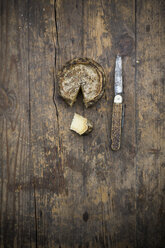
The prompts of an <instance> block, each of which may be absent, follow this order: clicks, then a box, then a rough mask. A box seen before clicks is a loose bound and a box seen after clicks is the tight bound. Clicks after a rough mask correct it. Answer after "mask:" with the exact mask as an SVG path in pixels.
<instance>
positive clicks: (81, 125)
mask: <svg viewBox="0 0 165 248" xmlns="http://www.w3.org/2000/svg"><path fill="white" fill-rule="evenodd" d="M92 129H93V124H92V122H91V121H89V120H87V118H85V117H83V116H81V115H79V114H76V113H75V114H74V117H73V120H72V123H71V126H70V130H72V131H75V132H76V133H78V134H79V135H82V134H87V133H89V132H91V131H92Z"/></svg>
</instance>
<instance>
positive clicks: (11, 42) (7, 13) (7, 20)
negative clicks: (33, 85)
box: [0, 1, 35, 247]
mask: <svg viewBox="0 0 165 248" xmlns="http://www.w3.org/2000/svg"><path fill="white" fill-rule="evenodd" d="M0 9H1V15H0V16H1V18H0V27H1V34H0V35H1V38H0V40H1V49H0V52H1V60H0V68H1V73H0V134H1V139H0V147H1V148H0V149H1V152H0V165H1V167H0V171H1V204H0V206H1V209H0V210H1V212H0V216H1V223H0V227H1V235H0V246H1V247H14V246H15V247H20V246H21V245H22V244H23V246H24V247H29V246H30V244H31V246H32V247H34V246H33V244H35V218H34V216H35V213H34V200H33V187H32V184H31V176H32V173H33V166H32V164H31V163H30V158H29V154H30V133H29V128H30V126H29V123H30V122H29V93H30V92H29V74H28V26H29V23H28V12H27V9H28V4H27V2H23V1H15V2H13V1H1V5H0ZM24 185H26V186H24Z"/></svg>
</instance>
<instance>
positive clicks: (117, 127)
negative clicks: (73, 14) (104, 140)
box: [111, 55, 123, 151]
mask: <svg viewBox="0 0 165 248" xmlns="http://www.w3.org/2000/svg"><path fill="white" fill-rule="evenodd" d="M114 91H115V97H114V103H113V111H112V125H111V141H112V143H111V149H112V150H113V151H117V150H119V149H120V145H121V126H122V112H123V105H122V102H123V98H122V93H123V77H122V57H121V56H119V55H117V57H116V64H115V83H114Z"/></svg>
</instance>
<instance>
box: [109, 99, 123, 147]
mask: <svg viewBox="0 0 165 248" xmlns="http://www.w3.org/2000/svg"><path fill="white" fill-rule="evenodd" d="M121 122H122V103H114V104H113V112H112V127H111V141H112V143H111V149H112V150H114V151H117V150H119V149H120V143H121Z"/></svg>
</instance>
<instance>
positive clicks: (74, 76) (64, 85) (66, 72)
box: [58, 58, 105, 107]
mask: <svg viewBox="0 0 165 248" xmlns="http://www.w3.org/2000/svg"><path fill="white" fill-rule="evenodd" d="M104 84H105V74H104V71H103V68H102V67H101V66H100V65H99V64H98V63H96V62H95V61H94V60H91V59H88V58H78V59H73V60H71V61H69V62H68V63H67V64H66V65H65V66H64V67H63V68H62V70H61V71H60V72H59V73H58V85H59V94H60V95H61V96H62V97H63V98H64V100H65V101H66V102H67V103H68V104H69V105H70V106H72V105H73V103H74V102H75V101H76V98H77V95H78V93H79V91H80V90H81V91H82V94H83V101H84V104H85V106H86V107H89V106H91V105H92V104H94V103H95V102H96V101H98V99H100V98H101V96H102V95H103V90H104Z"/></svg>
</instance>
